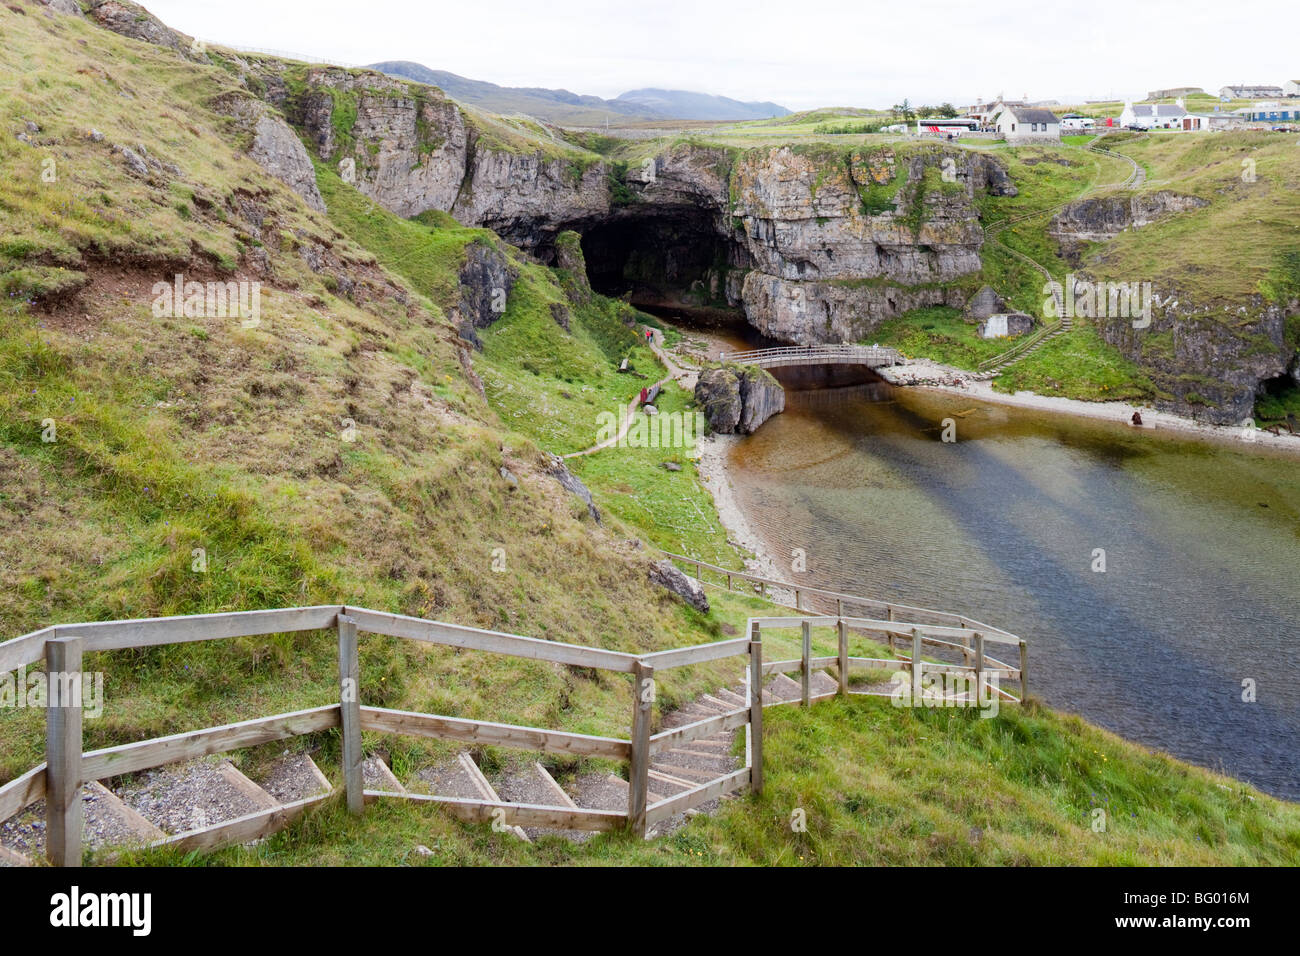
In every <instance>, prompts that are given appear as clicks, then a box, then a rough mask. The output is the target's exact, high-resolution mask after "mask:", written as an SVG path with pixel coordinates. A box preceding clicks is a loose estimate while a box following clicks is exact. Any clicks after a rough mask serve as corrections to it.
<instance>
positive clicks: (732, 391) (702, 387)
mask: <svg viewBox="0 0 1300 956" xmlns="http://www.w3.org/2000/svg"><path fill="white" fill-rule="evenodd" d="M695 404H696V405H698V406H699V407H700V409H701V410H702V411H703V412H704V420H705V421H706V422H708V424H709V428H710V429H711V430H712V431H715V432H718V433H720V434H723V435H730V434H732V433H734V432H735V430H736V426H737V425H739V424H740V414H741V411H742V409H743V405H742V401H741V398H740V378H739V376H737V375H736V373H735V371H734V370H732V369H729V368H727V367H726V366H722V365H719V366H716V367H714V368H710V369H705V370H704V371H703V372H701V373H700V377H699V379H698V380H697V381H696V383H695Z"/></svg>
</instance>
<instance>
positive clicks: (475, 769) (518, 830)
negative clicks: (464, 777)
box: [456, 750, 533, 843]
mask: <svg viewBox="0 0 1300 956" xmlns="http://www.w3.org/2000/svg"><path fill="white" fill-rule="evenodd" d="M456 759H457V760H459V761H460V764H461V766H462V767H464V768H465V772H466V773H467V774H469V778H470V780H471V781H472V782H473V785H474V789H475V790H477V791H478V799H480V800H485V801H488V802H490V803H505V802H506V801H504V800H502V799H501V795H500V794H499V793H497V792H496V789H495V788H494V787H493V786H492V784H491V783H490V782H489V781H488V778H487V777H485V776H483V771H482V770H480V769H479V765H478V764H476V763H475V762H474V758H473V757H471V756H470V755H469V752H468V751H465V750H462V751H461V752H460V755H459V756H458V757H457V758H456ZM509 829H510V832H511V833H513V834H514V835H515V836H517V837H519V839H521V840H523V841H524V842H525V843H532V842H533V841H532V840H530V839H529V838H528V834H527V833H525V832H524V828H523V827H510V828H509Z"/></svg>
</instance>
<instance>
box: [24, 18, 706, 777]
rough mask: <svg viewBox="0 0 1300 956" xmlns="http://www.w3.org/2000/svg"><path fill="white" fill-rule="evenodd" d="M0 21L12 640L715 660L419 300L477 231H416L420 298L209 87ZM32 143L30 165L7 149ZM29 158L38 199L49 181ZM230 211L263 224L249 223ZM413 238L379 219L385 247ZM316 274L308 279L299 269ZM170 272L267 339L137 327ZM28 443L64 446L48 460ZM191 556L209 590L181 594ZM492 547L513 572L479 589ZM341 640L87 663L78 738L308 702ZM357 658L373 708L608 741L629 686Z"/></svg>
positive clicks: (81, 35) (198, 321)
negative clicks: (396, 634)
mask: <svg viewBox="0 0 1300 956" xmlns="http://www.w3.org/2000/svg"><path fill="white" fill-rule="evenodd" d="M0 18H3V23H4V27H5V30H6V31H7V35H8V36H10V37H11V42H10V43H9V44H7V45H6V46H5V48H4V50H3V51H0V62H2V63H3V66H4V69H5V70H6V71H7V72H8V73H9V74H10V75H13V76H19V77H21V79H20V81H19V83H18V84H17V86H16V87H15V88H14V89H12V90H10V91H8V92H6V93H4V94H0V128H2V129H3V131H4V132H3V136H0V155H3V161H4V165H5V169H6V172H7V173H8V175H7V176H6V177H4V179H3V182H2V183H0V249H3V250H4V255H5V256H6V259H5V262H4V272H3V275H4V280H3V281H5V282H7V283H9V284H10V286H9V287H10V288H11V289H12V288H14V287H15V286H17V284H19V283H23V285H21V286H20V287H19V288H20V291H19V293H18V294H15V295H13V296H12V297H10V298H9V301H8V303H7V304H6V307H5V309H4V311H3V314H0V407H2V408H3V414H2V415H0V476H2V479H3V480H0V488H2V489H3V491H2V492H0V512H2V513H3V519H4V521H5V526H6V533H5V536H4V539H3V543H2V544H0V553H2V558H3V560H0V580H2V583H3V587H0V625H2V626H3V632H4V635H5V636H6V637H11V636H15V635H17V634H21V633H23V632H25V631H27V630H32V629H35V628H38V627H41V626H44V625H45V624H49V623H53V622H58V621H74V620H97V619H105V618H118V617H132V616H149V615H160V614H174V613H192V612H201V611H215V610H234V609H241V608H251V607H267V606H282V605H293V604H309V603H315V602H338V601H344V600H345V601H349V602H353V603H357V604H364V605H369V606H372V607H377V608H384V609H388V610H393V611H401V612H406V613H411V614H419V615H423V616H429V617H438V618H444V619H447V620H456V621H459V622H461V623H467V624H476V625H480V626H490V627H496V628H501V629H506V630H512V631H517V632H522V633H527V634H532V635H539V636H546V635H548V634H555V635H557V636H559V635H562V636H563V638H564V639H566V640H574V641H579V642H582V643H588V644H594V645H606V646H611V647H621V648H624V649H627V650H631V649H636V648H642V649H645V648H650V647H665V646H672V645H680V644H684V643H692V642H695V641H698V640H702V639H706V638H709V637H712V636H715V633H716V632H715V630H714V629H713V628H712V626H711V625H710V624H708V623H706V622H702V621H700V620H698V618H697V617H696V616H694V612H687V611H685V610H683V609H682V607H681V606H680V605H679V604H677V603H674V602H673V601H672V600H671V599H670V598H668V597H667V595H666V594H664V592H662V591H659V590H658V589H655V588H653V587H652V586H651V585H650V584H649V583H648V581H647V580H646V578H645V572H644V564H645V561H646V560H647V558H646V556H645V553H644V552H634V551H631V550H630V549H628V548H627V546H626V545H625V544H624V543H623V541H624V538H625V537H626V536H627V535H626V534H625V533H623V532H622V529H608V530H607V529H603V528H600V527H597V526H595V525H594V524H593V522H592V521H591V520H590V518H589V517H588V516H587V514H586V510H585V508H583V507H581V506H580V504H579V503H578V502H577V500H576V499H575V498H573V497H572V496H571V495H569V494H568V493H566V492H564V491H563V490H562V489H561V488H560V487H559V485H558V484H557V483H556V482H555V481H554V479H552V478H551V477H549V476H548V475H546V474H545V473H544V470H545V468H546V466H547V462H546V461H545V459H544V457H543V455H542V451H541V449H540V448H539V446H538V445H537V444H535V443H534V442H532V441H531V440H529V438H528V437H527V435H526V434H524V433H521V432H520V431H518V430H516V429H513V428H508V427H503V425H502V423H501V420H500V419H499V418H498V416H497V414H496V413H495V412H494V411H493V409H492V408H491V407H490V406H489V405H488V404H487V403H486V402H485V401H484V400H483V399H482V398H481V397H480V396H479V395H478V393H477V392H476V391H475V388H474V386H473V383H472V381H471V380H470V379H469V378H468V377H467V374H466V371H465V367H464V366H463V364H462V362H461V360H460V358H459V346H458V345H457V339H456V336H455V333H454V330H453V329H452V328H451V326H450V324H449V323H448V322H447V320H446V319H445V318H444V316H443V313H442V311H441V309H440V307H439V305H438V303H437V301H435V300H436V299H437V298H438V297H439V296H440V295H443V294H445V293H446V292H447V291H448V290H449V289H451V288H453V287H454V281H455V279H454V266H455V264H456V263H457V262H458V258H459V255H460V253H459V252H458V250H457V245H458V244H459V245H460V247H461V248H462V249H463V245H464V242H465V241H466V236H467V235H476V234H475V233H472V232H471V231H467V230H459V229H458V228H457V229H452V230H447V231H444V232H443V233H441V234H439V233H437V232H433V233H430V231H429V230H428V229H427V228H425V227H419V228H420V229H421V230H422V231H421V235H422V236H425V235H432V236H433V237H434V241H433V242H432V243H431V244H429V245H426V246H422V247H421V249H420V252H421V254H422V255H423V258H422V259H421V260H420V262H419V267H418V271H419V272H420V273H421V274H422V275H424V276H427V277H429V279H428V282H427V283H426V284H425V285H424V286H423V288H421V287H419V286H413V285H412V284H410V283H407V282H405V281H403V280H402V279H401V278H400V277H398V276H397V275H396V273H391V272H387V271H385V270H384V269H383V268H382V267H381V266H380V264H379V261H378V259H377V258H376V255H375V254H374V253H372V252H371V251H369V250H366V249H364V248H362V246H361V245H359V244H358V243H357V242H355V241H354V240H352V239H351V238H349V237H348V236H347V235H346V234H345V233H344V232H343V231H341V230H340V229H339V228H337V227H336V226H335V225H334V224H332V223H331V222H330V220H329V219H327V218H325V217H322V216H319V215H316V214H314V213H311V212H310V211H309V210H307V209H306V208H305V207H304V206H303V205H302V203H301V202H300V201H299V200H298V199H297V197H295V196H293V195H292V194H290V193H289V192H288V191H287V190H286V189H285V188H283V187H281V186H280V185H279V184H278V183H275V182H274V181H272V180H270V179H269V178H267V177H266V176H265V175H264V174H262V172H261V171H260V169H259V168H258V167H256V166H255V165H254V164H253V163H252V162H251V161H249V160H248V159H246V158H245V157H243V156H242V155H241V153H240V152H239V149H238V147H237V146H236V145H233V144H234V143H237V142H238V137H237V136H235V135H233V131H232V130H231V128H230V125H229V122H228V121H227V120H225V119H224V118H222V117H220V116H218V115H217V114H215V113H213V112H211V110H210V109H209V108H208V107H207V104H208V103H210V102H212V100H213V99H214V98H215V97H217V96H219V95H221V94H222V93H225V92H227V91H228V90H229V86H228V84H230V83H231V80H230V79H229V77H228V75H227V74H226V73H225V72H224V71H221V70H219V69H216V68H210V67H199V66H194V65H190V64H185V63H182V62H180V61H179V60H178V59H177V58H175V57H174V56H173V55H171V54H169V53H167V52H165V51H161V50H155V49H153V48H150V47H146V46H143V45H141V44H137V43H133V42H131V41H127V40H123V39H119V38H117V37H115V36H113V35H111V34H108V33H106V32H104V31H101V30H98V29H96V28H94V27H92V26H90V25H88V24H85V23H81V22H78V21H75V20H71V19H67V18H58V19H54V20H47V19H46V18H44V17H29V16H22V15H19V14H14V13H12V12H11V11H8V10H0ZM80 40H84V41H86V42H87V48H82V47H81V45H80V43H79V42H78V41H80ZM100 63H104V64H109V63H111V64H112V70H111V73H110V72H109V71H108V70H105V69H104V68H103V67H101V66H99V64H100ZM123 89H128V90H130V92H131V99H130V100H128V99H127V98H125V97H122V96H121V95H120V91H121V90H123ZM140 101H145V102H149V103H155V104H160V105H161V110H162V112H161V114H158V113H155V112H153V111H149V110H141V109H140V108H139V103H140ZM29 120H30V121H31V122H33V123H34V124H36V125H37V126H39V127H40V132H39V133H38V134H33V137H32V138H33V139H34V140H35V141H36V143H37V145H35V146H31V145H27V144H26V143H23V142H21V141H18V140H17V139H16V137H15V133H16V132H17V131H20V130H24V129H25V128H26V127H25V125H24V124H25V123H26V122H27V121H29ZM92 127H93V128H95V129H96V130H98V131H99V132H100V133H102V134H103V140H102V141H97V140H96V139H94V138H92V137H90V136H88V135H87V131H88V130H90V129H91V128H92ZM113 143H128V144H133V145H132V148H133V149H137V146H136V144H143V146H144V147H145V149H146V150H147V151H148V153H149V154H150V155H153V156H156V157H158V158H160V159H161V160H162V161H164V162H174V163H175V164H177V165H178V166H179V167H180V168H181V170H182V174H181V175H180V176H171V175H164V174H162V173H158V172H155V173H154V174H151V175H150V176H149V177H148V178H140V177H136V176H134V175H132V174H131V173H130V172H129V171H128V169H127V167H126V165H125V163H124V162H123V160H122V159H121V158H120V154H117V153H114V152H113V151H112V150H111V144H113ZM50 157H53V158H54V159H55V160H56V163H57V179H56V180H55V181H53V182H45V181H44V180H43V179H42V178H41V172H42V169H43V168H44V166H43V160H45V159H46V158H50ZM249 203H255V204H257V209H258V214H259V215H260V216H261V217H262V220H263V221H262V225H261V227H260V228H257V227H255V226H254V224H253V223H251V222H249V221H248V220H246V219H245V218H243V214H242V213H241V210H244V209H247V208H248V204H249ZM343 221H344V222H345V223H346V219H344V220H343ZM408 226H410V228H416V227H415V226H414V225H413V224H400V225H399V224H398V223H397V222H396V221H392V220H391V217H387V218H386V219H385V220H384V223H383V228H384V229H385V230H391V231H392V235H391V236H389V237H388V242H389V243H397V242H398V236H399V235H400V231H401V230H402V229H404V228H407V227H408ZM366 238H367V239H369V240H371V241H374V242H375V245H376V248H377V249H378V251H380V252H384V253H387V252H389V251H390V249H391V245H385V243H384V242H383V241H380V240H379V239H378V238H376V237H375V236H373V235H367V236H366ZM261 254H264V255H265V257H266V260H265V261H266V265H265V267H264V268H259V267H258V265H257V263H258V262H259V261H260V256H261ZM308 255H311V256H312V257H313V258H315V257H316V256H319V257H321V258H320V260H318V262H319V261H321V260H323V261H324V262H325V263H327V265H326V266H322V270H321V272H319V273H317V272H314V271H313V270H312V268H311V266H310V265H309V261H308ZM413 268H414V267H413ZM57 270H64V271H57ZM178 271H179V272H184V273H186V274H187V275H193V276H197V277H199V278H201V279H208V278H213V277H220V278H222V279H227V278H228V279H232V280H247V281H252V280H259V281H262V282H263V289H262V303H261V312H262V318H261V324H260V326H259V327H257V328H244V327H243V323H242V322H240V321H238V320H231V319H227V318H204V317H185V318H180V319H175V318H169V317H164V318H161V319H159V318H155V317H154V315H153V314H152V309H151V305H152V302H153V299H154V295H153V293H152V286H153V284H154V283H155V282H157V281H161V280H167V281H170V279H171V277H172V276H173V274H174V273H175V272H178ZM65 275H66V276H72V279H69V280H68V281H74V282H75V283H77V284H79V285H84V286H85V288H84V290H83V291H82V292H81V294H80V296H79V297H78V298H76V299H72V298H69V297H67V296H61V295H60V294H59V290H58V289H57V288H53V283H52V281H51V279H52V278H62V277H64V276H65ZM31 276H36V277H37V279H39V280H40V282H39V283H38V282H36V281H33V280H32V279H31V278H30V277H31ZM345 280H346V281H345ZM349 285H350V288H351V292H350V293H349V294H344V293H343V292H342V291H341V289H342V288H344V287H345V286H349ZM46 420H53V422H54V423H55V426H56V438H57V440H56V441H54V442H48V443H47V442H43V441H42V432H43V430H44V427H45V426H43V424H42V423H43V422H45V421H46ZM502 466H505V467H507V468H508V469H509V470H510V471H511V472H513V473H514V474H515V475H517V476H518V478H519V480H520V485H519V487H518V488H514V487H512V485H511V484H510V483H509V482H508V481H506V480H505V479H504V478H503V477H502V476H501V475H500V473H499V471H500V469H501V467H502ZM196 548H201V549H203V551H204V552H205V554H206V560H207V570H206V571H205V572H195V571H192V570H191V568H192V566H193V563H194V558H193V552H194V549H196ZM496 548H502V549H504V553H505V555H506V561H507V565H506V566H507V572H506V573H496V572H494V571H493V570H492V554H493V550H494V549H496ZM331 647H332V638H331V637H330V636H329V635H298V636H295V637H279V638H277V637H273V638H267V639H250V640H241V641H234V642H226V643H222V644H214V645H196V646H191V647H186V648H179V649H164V650H154V651H143V652H139V653H138V654H132V655H116V656H115V657H113V658H112V659H111V660H106V661H94V660H92V661H91V666H103V667H105V668H106V669H107V670H108V672H109V675H110V676H109V685H108V686H109V691H108V693H109V695H110V706H109V708H108V711H107V714H106V717H105V718H104V719H103V720H101V721H98V722H95V723H93V724H89V725H88V726H87V743H88V745H90V746H101V745H104V744H108V743H114V742H124V741H126V740H133V739H138V738H139V737H141V736H143V735H154V734H160V733H166V732H171V731H174V730H178V729H183V728H185V727H195V726H205V725H210V724H213V723H220V722H224V721H229V720H235V719H239V718H240V717H245V716H251V715H254V714H265V713H270V712H275V711H282V710H287V709H292V708H295V707H300V706H309V705H312V704H319V703H323V702H325V701H328V700H330V699H331V698H332V697H333V695H334V686H333V685H334V680H335V676H334V664H333V653H332V649H331ZM366 661H367V664H366V667H367V669H368V676H367V679H366V681H365V683H366V686H367V689H368V690H367V693H368V695H373V702H374V703H382V702H388V703H390V704H393V705H395V706H410V707H414V708H417V709H434V710H437V709H440V708H441V709H444V710H447V709H452V710H453V711H454V712H460V713H466V714H468V713H473V712H476V711H477V712H479V713H481V714H482V715H484V716H492V717H494V718H496V719H504V720H510V719H532V720H540V721H542V722H546V723H550V724H553V725H556V726H565V725H572V726H574V727H577V726H580V725H587V726H589V727H595V726H600V725H604V726H606V728H607V729H608V730H611V731H613V730H615V729H616V728H618V727H620V726H621V723H622V722H625V719H624V718H623V717H622V712H623V710H624V709H625V708H623V707H614V706H611V705H607V704H604V703H601V701H602V700H603V699H604V698H609V699H610V700H616V699H618V698H619V697H620V696H621V695H622V694H624V693H626V688H621V687H619V686H617V685H606V684H602V683H601V682H599V681H597V680H595V679H594V678H588V677H583V676H581V675H573V674H570V673H569V672H568V671H567V670H566V669H554V668H547V667H542V666H539V665H534V664H527V663H509V662H506V663H501V664H499V665H498V666H497V667H496V668H495V669H494V671H493V675H494V677H495V678H496V680H497V681H499V682H500V683H499V686H498V687H496V688H494V689H493V690H492V693H491V697H490V701H491V703H490V705H489V704H488V703H485V701H487V700H488V698H487V697H482V698H480V697H479V695H480V694H483V693H484V692H485V690H486V688H484V687H483V686H481V685H480V682H479V678H480V676H481V675H479V674H477V673H475V671H474V668H473V667H471V666H470V664H469V662H466V661H464V660H463V659H457V658H456V656H455V655H454V654H453V653H451V652H447V653H443V652H438V651H435V652H433V653H429V652H427V651H426V650H424V649H421V648H417V647H413V646H410V645H399V644H396V643H392V644H387V643H384V642H373V643H372V644H370V645H368V649H367V654H366ZM286 678H290V679H286ZM503 688H512V690H508V691H507V690H503ZM476 700H478V701H479V702H478V703H476ZM566 700H567V701H571V703H570V704H568V705H566V704H564V703H563V702H564V701H566ZM33 716H34V715H32V714H31V713H29V712H26V711H20V712H17V713H14V712H6V713H5V714H4V715H2V716H0V772H2V773H3V774H5V775H6V776H8V775H11V774H13V773H15V772H17V771H19V770H21V769H24V768H25V767H29V766H31V765H32V764H33V763H35V762H38V760H39V754H40V752H41V749H42V744H41V731H40V728H39V725H38V723H37V722H35V721H34V720H33V719H31V718H32V717H33Z"/></svg>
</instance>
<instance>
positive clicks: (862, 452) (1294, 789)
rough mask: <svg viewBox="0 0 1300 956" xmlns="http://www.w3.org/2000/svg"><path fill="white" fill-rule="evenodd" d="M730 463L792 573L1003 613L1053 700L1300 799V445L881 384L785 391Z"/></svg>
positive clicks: (719, 338)
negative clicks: (1202, 436) (943, 426)
mask: <svg viewBox="0 0 1300 956" xmlns="http://www.w3.org/2000/svg"><path fill="white" fill-rule="evenodd" d="M687 334H688V335H691V336H692V337H700V336H702V335H703V337H705V338H707V339H709V340H710V341H711V343H712V344H713V345H714V346H715V348H716V347H719V346H721V347H730V348H735V347H745V345H746V344H748V343H747V342H746V341H745V339H746V337H747V336H745V335H744V333H743V332H738V331H732V332H725V331H723V332H718V331H716V330H715V331H712V332H708V333H703V332H701V331H700V330H687ZM949 416H951V417H953V418H954V419H955V421H956V422H957V439H958V440H957V442H956V443H953V444H946V443H944V442H942V441H941V440H940V437H941V430H940V423H941V421H942V420H943V419H944V418H945V417H949ZM730 474H731V478H732V482H733V484H734V485H735V486H736V492H737V495H738V496H739V499H740V501H741V503H742V505H743V506H744V507H745V510H746V512H747V514H748V515H749V516H750V517H751V519H752V520H753V522H754V524H755V526H756V528H757V530H758V531H759V532H760V534H762V535H763V537H764V538H765V539H766V540H767V542H768V543H769V545H770V546H771V550H772V551H773V552H774V553H775V554H776V555H777V556H780V555H782V554H784V555H789V554H790V551H791V549H793V548H804V549H806V551H807V553H808V571H807V574H806V576H801V575H794V574H793V573H792V574H791V577H792V578H800V577H802V578H803V579H805V580H808V581H809V583H812V584H816V585H820V586H824V587H830V588H835V589H842V590H845V591H850V592H854V593H861V594H868V595H872V596H875V597H883V598H888V599H892V600H896V601H900V602H904V603H910V604H919V605H923V606H928V607H935V608H941V609H944V610H951V611H956V612H959V613H965V614H969V615H970V616H972V617H975V618H978V619H980V620H983V621H986V622H988V623H990V624H994V625H998V626H1000V627H1004V628H1006V629H1008V630H1010V631H1013V632H1014V633H1017V634H1019V635H1021V636H1022V637H1024V638H1026V639H1027V640H1028V641H1029V646H1030V657H1029V661H1030V670H1029V677H1030V683H1031V690H1032V692H1033V693H1034V694H1035V695H1036V696H1041V697H1042V698H1043V699H1044V700H1045V701H1046V702H1047V703H1049V704H1050V705H1052V706H1053V707H1056V708H1059V709H1063V710H1068V711H1075V712H1078V713H1080V714H1082V715H1083V716H1085V717H1086V718H1087V719H1089V720H1091V721H1092V722H1094V723H1097V724H1100V725H1101V726H1103V727H1107V728H1109V729H1111V730H1113V731H1115V732H1116V733H1119V734H1121V735H1123V736H1125V737H1127V738H1129V739H1131V740H1134V741H1137V742H1139V743H1142V744H1144V745H1146V746H1149V747H1152V748H1155V749H1160V750H1166V751H1168V752H1170V753H1172V754H1175V755H1177V756H1179V757H1182V758H1183V759H1186V760H1190V761H1192V762H1194V763H1198V764H1201V765H1203V766H1207V767H1211V768H1214V769H1216V770H1222V771H1224V772H1226V773H1229V774H1232V775H1233V776H1236V777H1239V778H1241V779H1243V780H1248V781H1250V782H1251V783H1253V784H1255V785H1256V786H1258V787H1260V788H1261V789H1263V790H1265V791H1268V792H1270V793H1274V794H1277V795H1279V796H1283V797H1288V798H1291V799H1300V459H1296V458H1294V457H1285V456H1282V455H1279V454H1276V453H1269V452H1266V451H1263V450H1261V449H1257V448H1252V447H1251V446H1248V445H1245V444H1244V443H1233V444H1231V445H1220V444H1211V443H1206V442H1193V441H1188V440H1185V439H1178V438H1174V437H1167V436H1162V435H1160V434H1159V433H1157V432H1154V431H1152V430H1149V429H1147V430H1137V429H1132V428H1129V427H1128V426H1127V425H1125V424H1122V423H1115V424H1111V423H1107V422H1097V421H1090V420H1087V419H1078V418H1071V417H1064V416H1047V415H1043V414H1042V413H1038V412H1033V411H1029V410H1022V409H1014V408H1005V407H1001V406H997V405H989V404H982V403H979V402H976V401H973V400H971V399H968V398H965V397H963V396H960V395H948V394H944V393H936V392H930V391H927V390H921V389H895V388H892V387H891V386H888V385H883V384H882V385H877V386H867V387H862V388H850V389H835V390H828V391H821V392H791V393H789V394H788V396H787V409H786V412H785V413H784V414H783V415H778V416H777V417H776V418H773V419H772V420H771V421H769V422H768V423H767V424H765V425H764V426H763V427H762V428H761V429H760V430H759V431H758V433H757V434H755V435H752V436H750V437H748V438H746V439H745V440H744V441H742V442H740V443H739V444H738V445H737V446H736V447H735V449H734V450H733V452H732V456H731V462H730ZM1098 548H1101V549H1104V551H1105V561H1106V570H1105V572H1104V573H1099V572H1095V571H1093V570H1092V566H1093V563H1094V550H1095V549H1098ZM1246 679H1252V680H1254V681H1255V683H1256V688H1257V689H1256V694H1257V702H1255V703H1246V702H1243V700H1242V690H1243V688H1242V681H1243V680H1246Z"/></svg>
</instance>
